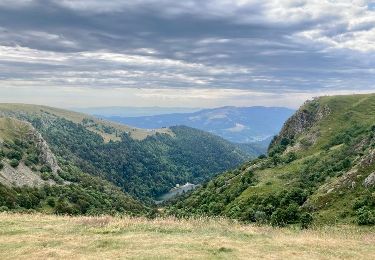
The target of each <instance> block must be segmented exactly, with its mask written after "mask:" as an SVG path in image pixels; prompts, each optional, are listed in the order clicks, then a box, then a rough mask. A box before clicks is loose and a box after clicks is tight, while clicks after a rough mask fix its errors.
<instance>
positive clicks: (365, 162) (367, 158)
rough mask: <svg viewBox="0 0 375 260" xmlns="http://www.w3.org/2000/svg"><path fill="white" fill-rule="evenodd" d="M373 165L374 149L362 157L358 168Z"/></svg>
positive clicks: (374, 161)
mask: <svg viewBox="0 0 375 260" xmlns="http://www.w3.org/2000/svg"><path fill="white" fill-rule="evenodd" d="M372 164H375V149H373V150H371V151H370V152H369V153H368V154H367V155H366V156H364V157H363V158H362V160H361V162H360V166H362V167H368V166H370V165H372Z"/></svg>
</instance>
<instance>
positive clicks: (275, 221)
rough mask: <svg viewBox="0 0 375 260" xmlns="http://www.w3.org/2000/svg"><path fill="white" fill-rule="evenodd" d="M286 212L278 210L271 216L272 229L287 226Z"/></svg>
mask: <svg viewBox="0 0 375 260" xmlns="http://www.w3.org/2000/svg"><path fill="white" fill-rule="evenodd" d="M287 215H288V214H287V212H286V210H284V209H282V208H278V209H277V210H276V211H274V212H273V213H272V215H271V225H272V226H274V227H285V226H286V224H288V220H287V218H288V216H287Z"/></svg>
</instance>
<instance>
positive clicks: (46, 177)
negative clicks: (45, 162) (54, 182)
mask: <svg viewBox="0 0 375 260" xmlns="http://www.w3.org/2000/svg"><path fill="white" fill-rule="evenodd" d="M40 177H41V178H42V180H44V181H47V180H49V179H50V178H51V177H52V176H51V174H50V173H49V172H42V174H41V175H40Z"/></svg>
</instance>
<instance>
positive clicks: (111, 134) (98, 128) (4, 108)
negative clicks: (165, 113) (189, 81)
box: [0, 103, 173, 142]
mask: <svg viewBox="0 0 375 260" xmlns="http://www.w3.org/2000/svg"><path fill="white" fill-rule="evenodd" d="M1 114H3V115H7V116H11V115H15V116H17V117H20V116H21V117H22V115H25V114H34V115H40V116H43V115H48V116H51V115H54V116H56V117H61V118H65V119H67V120H70V121H72V122H74V123H79V124H84V125H85V128H86V129H88V130H90V131H93V132H95V133H97V134H99V135H101V136H102V137H103V139H104V140H105V141H106V142H109V141H110V140H112V141H118V140H121V139H120V137H119V136H120V135H121V133H128V134H129V135H130V137H132V138H134V139H136V140H143V139H145V138H146V137H147V136H151V135H154V134H156V133H165V134H170V135H173V133H172V131H171V130H170V129H168V128H162V129H154V130H146V129H140V128H136V127H131V126H127V125H124V124H117V123H114V122H111V121H108V120H102V119H98V118H95V117H93V116H90V115H86V114H83V113H78V112H73V111H69V110H64V109H59V108H53V107H48V106H40V105H29V104H5V103H0V115H1Z"/></svg>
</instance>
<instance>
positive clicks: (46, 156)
mask: <svg viewBox="0 0 375 260" xmlns="http://www.w3.org/2000/svg"><path fill="white" fill-rule="evenodd" d="M28 124H29V125H30V133H29V135H30V137H31V138H33V139H34V140H35V144H36V146H37V148H38V150H39V151H40V155H39V160H40V161H41V162H42V163H43V164H45V165H48V166H49V167H50V168H51V169H52V172H53V173H54V174H57V173H58V171H59V170H60V166H59V164H58V163H57V159H56V157H55V155H54V154H53V153H52V151H51V149H50V148H49V145H48V143H47V142H46V140H44V138H43V137H42V135H41V134H40V133H39V132H38V131H37V130H36V129H35V128H34V127H33V126H32V125H31V124H30V123H28Z"/></svg>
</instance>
